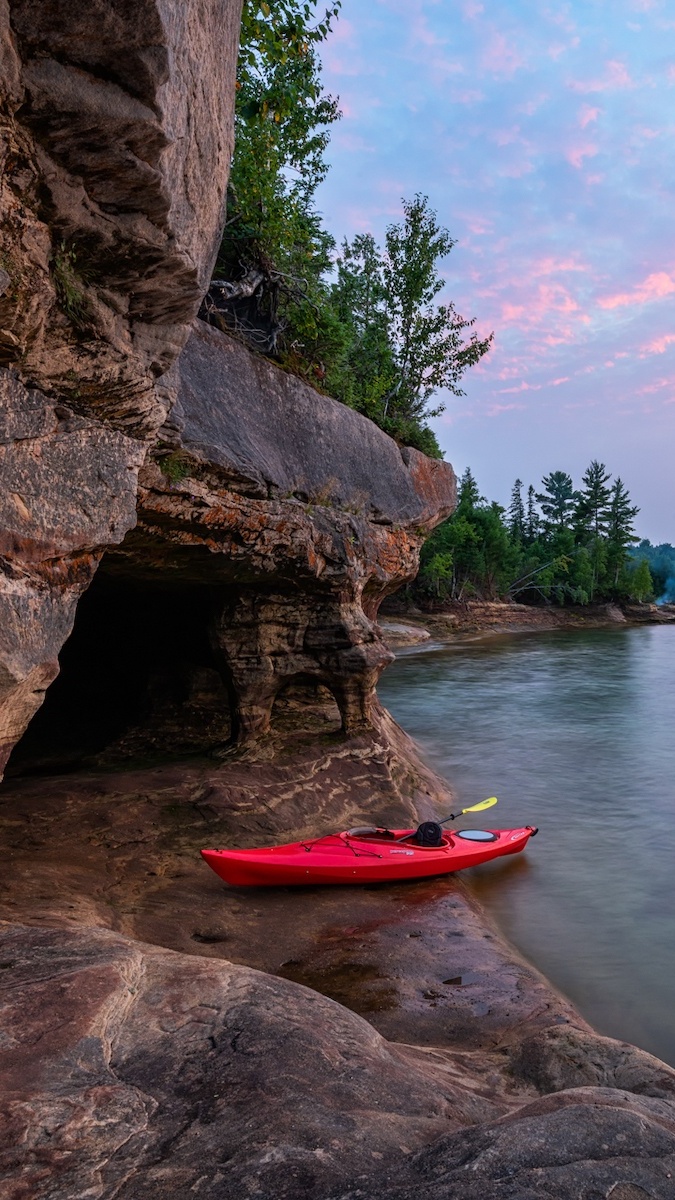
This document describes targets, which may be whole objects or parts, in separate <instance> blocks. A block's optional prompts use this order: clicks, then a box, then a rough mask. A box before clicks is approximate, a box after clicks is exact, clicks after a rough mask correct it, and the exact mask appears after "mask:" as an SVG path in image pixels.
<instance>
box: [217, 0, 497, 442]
mask: <svg viewBox="0 0 675 1200" xmlns="http://www.w3.org/2000/svg"><path fill="white" fill-rule="evenodd" d="M339 9H340V0H336V2H335V3H333V4H331V5H330V6H329V7H328V8H327V9H326V10H325V11H323V12H321V11H319V12H318V13H317V10H316V8H315V5H314V4H312V3H306V2H305V0H270V3H260V2H259V0H252V3H249V4H246V5H245V6H244V17H243V22H242V33H241V49H240V56H239V69H238V80H237V100H236V111H235V152H234V157H233V161H232V167H231V173H230V185H229V192H228V216H227V224H226V227H225V232H224V235H223V240H222V244H221V248H220V253H219V256H218V261H217V265H216V271H215V276H214V280H213V282H212V285H211V288H210V291H209V295H208V297H207V299H206V301H205V304H204V307H203V310H202V315H203V316H204V317H205V318H206V319H207V320H211V321H213V322H214V323H215V324H219V325H221V327H223V328H226V329H228V330H229V331H232V332H235V333H236V334H238V335H239V336H241V337H243V338H244V340H246V341H247V342H248V344H250V345H252V346H253V347H254V348H256V349H258V350H259V351H261V352H262V353H264V354H268V355H270V356H272V357H274V358H276V359H277V361H279V362H280V363H281V364H282V365H283V366H285V367H286V368H288V369H290V370H292V371H294V372H296V373H297V374H299V375H302V376H304V377H305V378H307V379H308V381H309V382H311V383H312V384H313V385H314V386H317V387H320V388H322V389H323V390H325V391H327V392H328V393H329V394H330V395H333V396H335V397H336V398H337V399H338V400H342V401H343V402H344V403H346V404H349V405H351V406H352V407H354V408H356V409H358V410H359V411H360V412H363V413H364V414H365V415H366V416H368V417H370V418H371V419H372V420H374V421H376V422H377V423H378V424H379V425H381V426H382V428H384V429H385V430H387V432H389V433H390V434H392V436H394V437H395V438H397V439H398V440H399V441H400V442H401V443H404V444H409V445H415V446H418V448H419V449H421V450H424V451H425V452H427V453H431V454H435V455H440V451H439V449H438V444H437V442H436V439H435V437H434V435H433V433H432V431H431V430H430V429H429V428H428V425H427V422H428V419H429V418H430V417H432V416H434V415H437V414H438V413H439V412H441V411H442V409H443V403H442V401H439V400H438V399H437V394H438V392H439V391H441V390H446V391H449V392H451V393H454V394H455V395H463V391H462V389H461V387H460V381H461V378H462V376H463V374H464V372H465V371H466V370H467V369H468V368H469V367H470V366H472V365H473V364H474V363H476V362H478V360H479V359H480V358H481V357H482V355H483V354H485V353H486V352H487V350H488V349H489V347H490V344H491V341H492V335H490V336H488V337H486V338H480V337H479V336H478V334H477V333H476V332H475V330H474V328H473V326H474V320H467V319H465V318H464V317H462V316H461V315H460V314H459V313H457V311H456V310H455V308H454V306H453V304H452V303H451V302H450V301H445V302H441V301H440V299H439V297H440V293H441V291H442V290H443V288H444V286H445V281H444V279H443V277H442V275H441V274H440V271H439V264H440V263H441V261H442V260H443V259H445V258H446V257H447V255H448V254H449V253H450V251H451V249H452V247H453V246H454V244H455V243H454V240H453V239H452V238H451V236H450V234H449V233H448V231H447V230H446V229H445V228H443V227H442V225H441V224H440V223H439V221H438V218H437V215H436V213H435V212H434V211H433V209H432V208H431V207H430V205H429V201H428V198H427V197H426V196H422V195H416V196H415V197H414V199H412V200H405V199H404V200H403V201H402V204H403V220H402V221H400V222H397V223H392V224H391V225H389V226H388V228H387V230H386V233H385V244H384V247H383V248H381V247H379V246H378V245H377V243H376V241H375V239H374V237H373V236H372V235H371V234H361V235H358V236H357V237H355V238H354V239H353V241H352V242H351V243H350V242H347V241H344V242H343V245H342V248H341V251H340V252H339V253H336V245H335V241H334V239H333V237H332V235H331V234H330V233H329V232H328V231H327V230H326V229H325V228H324V226H323V223H322V220H321V216H320V214H319V213H318V211H317V209H316V204H315V198H316V191H317V188H318V187H319V185H320V183H321V182H322V181H323V179H324V178H325V176H326V173H327V169H328V167H327V163H326V157H325V153H326V148H327V146H328V141H329V136H330V128H331V126H332V125H333V124H334V123H335V121H337V120H339V117H340V112H339V107H338V101H337V100H336V99H335V98H334V97H332V96H329V95H327V94H326V93H325V92H324V90H323V86H322V80H321V59H320V55H319V47H320V44H321V43H322V41H323V40H324V39H325V37H326V36H327V34H328V33H329V31H330V29H331V27H332V24H333V23H334V21H335V19H336V18H337V16H338V13H339Z"/></svg>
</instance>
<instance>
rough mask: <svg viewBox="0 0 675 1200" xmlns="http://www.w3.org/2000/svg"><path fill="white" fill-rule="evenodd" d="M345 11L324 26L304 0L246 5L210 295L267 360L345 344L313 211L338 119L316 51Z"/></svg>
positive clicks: (328, 16) (327, 254)
mask: <svg viewBox="0 0 675 1200" xmlns="http://www.w3.org/2000/svg"><path fill="white" fill-rule="evenodd" d="M339 7H340V5H339V2H338V3H335V4H334V5H332V6H331V7H330V8H329V9H328V10H326V12H325V14H324V16H323V18H321V19H318V20H317V19H315V16H314V12H315V10H314V5H313V4H309V3H304V2H303V0H274V2H273V3H270V4H267V3H264V2H261V3H259V2H257V0H252V3H247V4H245V6H244V13H243V17H242V26H241V41H240V52H239V62H238V77H237V97H236V106H235V151H234V157H233V160H232V166H231V172H230V184H229V190H228V220H227V224H226V227H225V232H224V235H223V240H222V244H221V247H220V253H219V256H218V262H217V265H216V280H217V285H218V286H217V287H215V286H213V285H212V289H211V306H212V307H213V306H214V303H217V301H218V300H219V301H220V302H221V306H222V311H223V313H224V319H225V323H226V324H227V325H228V326H229V327H233V326H234V327H235V328H241V329H242V331H243V332H245V333H248V334H249V335H250V337H249V340H252V341H253V342H256V343H257V344H259V346H260V348H261V349H263V350H265V351H266V352H272V353H280V352H281V353H283V352H284V351H286V352H289V350H290V348H291V347H292V346H293V343H294V342H295V343H299V346H297V345H296V358H297V357H298V353H297V351H298V348H300V349H301V350H302V351H303V352H304V354H305V357H306V358H307V357H308V358H309V359H310V360H312V359H315V358H316V354H317V351H318V350H319V349H320V348H322V346H323V343H324V342H327V343H328V345H329V348H332V343H333V342H334V341H335V339H336V337H337V339H338V342H339V331H337V330H336V329H335V328H332V327H331V321H330V314H327V313H325V311H324V309H323V308H322V306H321V305H320V304H318V303H317V298H318V293H319V291H320V286H321V278H322V276H323V274H324V273H325V272H326V271H327V270H328V269H329V268H330V266H331V253H332V250H333V239H332V238H331V237H330V235H329V234H328V233H327V232H326V231H325V230H324V229H323V228H322V226H321V221H320V218H319V215H318V213H317V212H316V210H315V208H314V195H315V192H316V189H317V187H318V186H319V184H320V183H321V182H322V180H323V179H324V178H325V175H326V172H327V169H328V168H327V164H326V161H325V150H326V147H327V144H328V139H329V127H330V125H331V124H333V122H334V121H336V120H337V119H338V117H339V115H340V114H339V110H338V106H337V102H336V101H335V100H334V99H333V97H331V96H327V95H325V94H324V92H323V89H322V84H321V63H320V59H319V56H318V52H317V47H318V45H319V44H320V43H321V42H322V41H323V39H324V38H325V37H326V36H327V34H328V32H329V30H330V27H331V22H332V20H333V19H334V18H335V17H336V15H337V13H338V11H339ZM214 297H215V298H216V300H215V301H214ZM326 320H327V327H326V328H325V329H324V328H323V325H322V322H323V324H325V323H326ZM286 335H288V336H286Z"/></svg>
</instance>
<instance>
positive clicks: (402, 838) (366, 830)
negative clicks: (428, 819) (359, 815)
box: [338, 825, 454, 850]
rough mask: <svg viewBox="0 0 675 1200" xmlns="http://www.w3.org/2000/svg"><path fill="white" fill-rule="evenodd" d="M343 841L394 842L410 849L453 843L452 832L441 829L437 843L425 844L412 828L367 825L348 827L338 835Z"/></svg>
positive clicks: (444, 846)
mask: <svg viewBox="0 0 675 1200" xmlns="http://www.w3.org/2000/svg"><path fill="white" fill-rule="evenodd" d="M338 836H339V837H340V838H342V840H343V841H344V842H347V843H349V842H367V843H368V844H369V845H371V846H372V845H373V844H379V845H382V846H392V845H394V844H395V843H396V842H403V845H404V846H406V847H407V848H408V849H410V850H449V849H451V847H452V846H453V845H454V842H453V838H452V834H451V833H450V832H449V831H448V830H447V829H443V830H442V831H441V835H440V838H439V841H438V844H437V845H425V844H424V843H421V842H419V841H418V840H417V835H416V832H415V830H414V829H393V830H392V829H376V828H374V827H371V826H369V825H366V826H359V827H358V828H357V829H348V830H346V831H345V832H344V833H340V834H339V835H338Z"/></svg>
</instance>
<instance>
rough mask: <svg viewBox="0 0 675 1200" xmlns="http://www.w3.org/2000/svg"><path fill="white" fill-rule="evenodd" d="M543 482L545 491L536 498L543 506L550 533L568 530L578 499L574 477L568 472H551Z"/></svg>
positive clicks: (542, 509) (538, 493)
mask: <svg viewBox="0 0 675 1200" xmlns="http://www.w3.org/2000/svg"><path fill="white" fill-rule="evenodd" d="M541 482H542V484H543V486H544V491H543V492H537V494H536V498H537V500H538V501H539V504H540V505H541V511H542V512H543V514H544V518H545V524H546V526H547V529H548V531H549V532H551V533H553V532H556V531H559V530H564V529H566V528H567V527H568V524H569V521H570V519H571V517H572V514H573V512H574V509H575V506H576V503H577V497H578V494H577V492H575V490H574V484H573V483H572V476H571V475H568V474H567V472H566V471H551V474H550V475H545V476H544V478H543V479H542V481H541Z"/></svg>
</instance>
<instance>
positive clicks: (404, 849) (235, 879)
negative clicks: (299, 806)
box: [201, 825, 537, 887]
mask: <svg viewBox="0 0 675 1200" xmlns="http://www.w3.org/2000/svg"><path fill="white" fill-rule="evenodd" d="M412 832H413V830H405V829H397V830H392V833H393V835H394V836H393V838H392V837H391V836H390V837H389V838H378V837H357V836H353V835H351V834H349V833H335V834H329V835H328V836H327V837H323V838H317V839H312V840H311V841H310V840H308V841H304V842H289V843H288V844H287V845H283V846H269V847H264V848H261V849H256V850H202V852H201V853H202V858H203V859H204V861H205V862H206V863H208V865H209V866H210V867H211V869H212V870H213V871H215V873H216V875H218V876H220V878H221V879H222V880H224V881H225V883H229V884H233V885H235V886H238V887H274V886H276V887H279V886H282V887H283V886H298V885H305V886H307V885H314V884H358V883H380V882H399V881H402V880H406V879H425V878H428V877H430V876H433V875H447V874H450V873H451V872H454V871H464V870H466V869H467V868H468V867H475V866H479V865H480V864H481V863H485V862H490V861H491V860H492V859H495V858H502V857H503V856H504V855H507V854H519V853H520V851H521V850H524V848H525V846H526V845H527V843H528V841H529V839H530V838H531V837H532V836H533V835H534V834H535V833H536V832H537V830H536V828H535V827H534V826H532V825H525V826H523V827H521V828H519V829H492V830H487V831H485V832H486V833H489V834H491V835H494V840H490V841H488V842H484V841H481V842H475V841H465V840H463V839H462V838H461V837H460V836H458V835H457V834H456V833H445V834H444V838H443V845H442V846H440V847H427V846H418V845H416V844H415V843H414V842H411V841H403V842H401V841H399V840H397V839H401V838H405V836H406V834H409V833H412Z"/></svg>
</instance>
